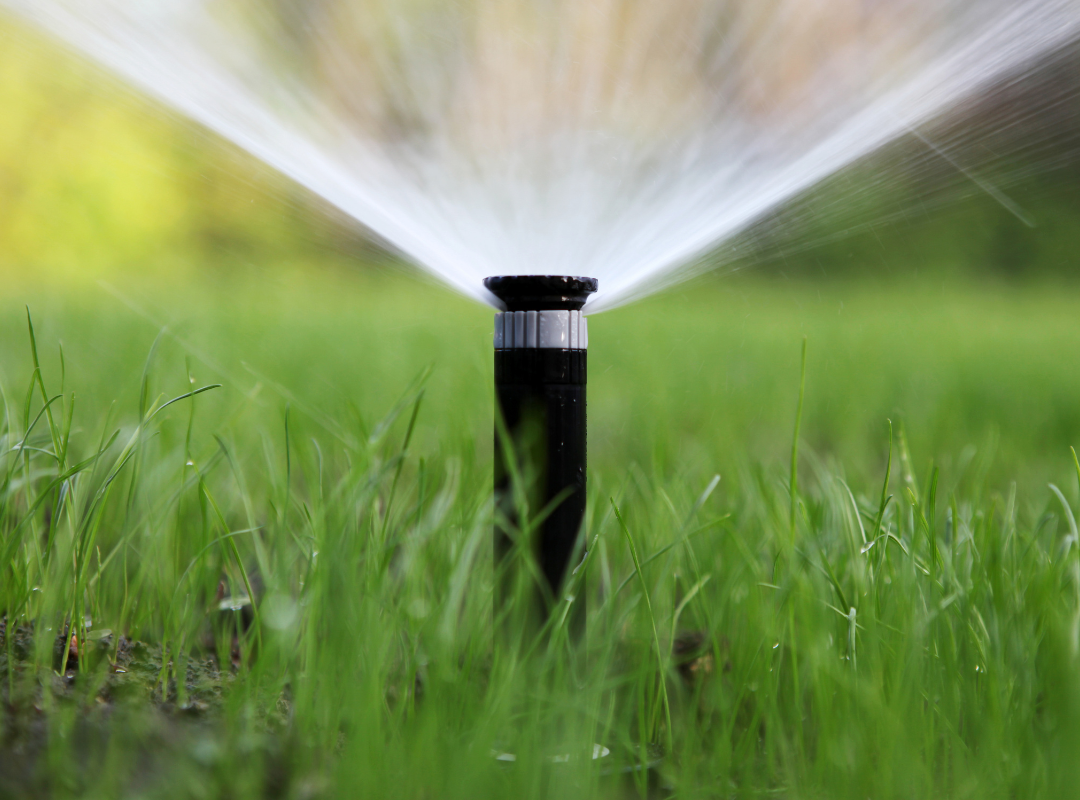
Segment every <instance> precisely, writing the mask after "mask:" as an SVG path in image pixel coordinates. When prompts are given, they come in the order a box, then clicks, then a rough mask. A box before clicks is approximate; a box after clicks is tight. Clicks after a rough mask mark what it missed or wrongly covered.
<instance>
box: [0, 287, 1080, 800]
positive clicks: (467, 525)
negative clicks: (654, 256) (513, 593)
mask: <svg viewBox="0 0 1080 800" xmlns="http://www.w3.org/2000/svg"><path fill="white" fill-rule="evenodd" d="M1078 300H1080V289H1077V288H1076V287H1064V288H1063V287H1060V286H1045V287H1026V288H1017V287H1011V286H1007V285H973V284H968V283H948V284H944V285H943V284H941V283H933V282H926V281H924V282H916V283H913V282H911V281H910V280H905V281H897V282H893V283H889V284H882V283H873V282H861V283H853V282H848V283H823V284H816V285H812V284H808V283H799V282H785V281H780V280H771V281H765V280H761V279H757V280H755V279H754V278H752V277H749V278H746V277H734V278H727V279H724V280H721V281H718V282H715V283H710V284H702V285H698V286H694V287H691V288H690V289H689V290H686V291H682V292H678V293H674V294H671V295H667V296H663V297H660V298H655V299H652V300H647V301H645V302H643V303H640V304H638V305H636V306H632V307H630V308H626V309H621V310H618V311H615V312H611V313H609V314H604V315H601V316H598V317H596V318H594V319H593V320H592V321H591V323H590V382H589V402H590V406H589V410H590V447H589V458H590V476H589V478H590V505H589V512H588V518H587V530H588V536H589V538H590V542H591V543H592V548H591V551H592V552H591V556H590V562H589V567H588V587H587V589H586V590H585V591H586V592H587V594H588V598H589V613H590V619H589V636H588V640H587V645H586V646H585V650H586V651H587V657H588V658H587V664H586V665H585V666H583V665H582V663H581V660H580V658H579V657H578V656H576V655H568V654H567V653H568V651H567V648H566V647H564V646H563V644H562V643H563V638H562V637H563V634H564V631H563V629H562V628H561V627H559V626H557V628H556V630H555V632H554V634H553V637H552V639H551V640H550V641H549V642H548V644H547V645H545V647H543V648H541V649H540V650H539V651H533V652H531V653H529V654H526V653H524V652H522V651H521V650H520V649H516V648H514V647H512V646H510V647H508V648H500V647H495V646H494V645H493V641H492V634H491V628H492V625H491V613H492V612H491V566H490V565H491V556H490V529H491V509H490V503H489V500H490V480H491V478H490V468H491V456H490V451H491V432H490V428H491V415H492V401H491V396H492V387H491V368H490V364H491V354H490V325H491V317H490V312H489V311H486V310H484V309H480V308H477V307H475V306H473V305H471V304H469V303H467V302H465V301H462V300H459V299H457V298H454V297H452V296H450V295H449V294H447V293H445V292H443V291H441V290H439V289H437V288H434V287H430V286H425V285H423V284H421V283H419V282H417V281H416V280H414V279H412V278H410V277H407V276H401V275H387V274H385V273H380V274H377V275H359V276H356V275H353V276H349V275H343V274H339V273H334V272H317V273H313V274H312V273H295V272H290V271H288V270H283V269H273V270H271V269H266V270H259V271H253V272H251V273H247V274H241V275H236V274H234V276H233V277H232V278H229V279H224V278H219V279H214V280H211V279H201V280H198V281H190V280H189V281H182V282H176V283H173V284H171V285H170V284H166V283H163V282H162V281H160V280H158V281H156V282H153V283H143V282H140V281H137V280H132V281H125V282H122V283H121V282H114V283H113V284H112V285H110V286H101V285H97V284H87V285H85V286H79V287H67V288H63V289H60V288H56V287H40V286H39V287H36V288H26V287H23V288H18V287H16V290H15V291H13V292H10V293H6V294H5V296H4V297H3V299H0V386H2V388H3V391H4V404H5V406H4V413H5V416H4V418H3V422H0V426H2V427H0V435H2V436H3V442H4V448H3V450H4V453H5V454H4V456H3V459H4V460H3V461H0V490H2V494H0V531H2V534H3V538H2V540H0V541H2V547H3V553H0V555H2V556H3V557H4V564H5V570H6V571H5V572H4V574H3V581H2V584H0V608H2V609H4V610H5V611H6V626H5V636H4V641H3V654H2V656H0V667H2V669H0V672H2V676H0V677H2V679H3V686H2V689H0V693H2V697H3V700H4V705H3V715H2V717H0V725H2V731H0V793H7V794H19V795H22V794H28V795H35V794H36V795H39V796H46V795H52V796H63V795H66V794H72V795H82V794H89V795H97V796H140V797H142V796H192V797H207V796H222V797H224V796H229V797H238V796H265V795H276V796H287V797H314V796H328V797H329V796H344V795H367V796H381V797H390V796H393V797H433V796H437V797H455V796H462V797H477V796H493V797H506V796H522V797H526V796H545V795H547V796H551V795H553V794H559V795H560V796H574V795H581V796H596V795H599V796H616V797H622V796H634V795H635V794H649V793H651V794H652V795H659V796H663V795H665V794H669V795H670V794H673V795H675V796H679V797H699V796H751V795H758V794H762V795H765V794H767V795H770V796H773V795H777V794H779V795H781V796H791V797H801V796H828V797H847V796H851V797H867V796H872V797H893V796H903V797H911V796H921V797H926V796H957V797H967V796H971V797H996V796H1001V797H1015V796H1025V797H1027V796H1036V795H1043V796H1055V795H1057V794H1059V793H1062V792H1066V791H1067V788H1068V787H1069V786H1075V785H1076V783H1075V781H1076V779H1077V777H1078V775H1077V773H1076V770H1077V767H1076V764H1077V763H1078V762H1080V760H1078V759H1075V758H1073V754H1074V753H1075V752H1077V749H1078V748H1080V721H1078V720H1080V681H1078V680H1077V678H1076V675H1077V674H1080V672H1078V667H1080V654H1078V651H1080V603H1078V597H1080V548H1078V547H1077V541H1078V537H1077V532H1076V525H1075V522H1074V520H1073V516H1072V515H1073V513H1075V512H1074V511H1073V509H1075V508H1076V507H1077V496H1078V491H1077V468H1076V467H1075V465H1074V464H1073V461H1072V456H1071V454H1070V452H1069V446H1070V445H1073V444H1077V443H1080V404H1078V403H1077V402H1076V399H1077V398H1078V397H1080V373H1078V372H1077V371H1076V370H1075V369H1074V368H1073V366H1072V362H1073V361H1074V360H1075V358H1074V354H1075V353H1077V352H1080V326H1077V325H1076V323H1075V308H1076V304H1077V301H1078ZM24 304H26V305H29V306H30V309H31V312H32V315H33V319H34V325H35V333H36V339H37V348H38V360H39V363H40V371H39V372H38V373H35V370H34V362H33V358H32V353H31V348H30V342H29V337H28V334H27V327H26V319H25V310H24V309H23V305H24ZM804 336H806V337H807V338H808V358H807V375H806V394H805V403H804V408H803V413H802V423H801V435H800V437H799V442H800V455H799V458H798V468H799V472H798V484H797V487H796V489H795V491H794V492H793V491H792V487H791V484H790V461H791V445H792V439H793V433H794V426H795V417H796V406H797V403H798V397H799V378H800V348H801V345H802V341H803V337H804ZM155 340H156V341H157V344H156V346H155V344H154V343H155ZM61 343H62V346H63V357H62V358H61V356H60V347H59V346H60V344H61ZM151 351H153V355H152V356H151V357H149V358H148V354H150V353H151ZM37 375H40V377H41V382H40V383H39V382H38V381H37V379H36V376H37ZM216 384H221V386H220V387H219V388H213V389H208V390H207V391H205V392H203V393H201V394H198V395H196V396H193V397H188V398H185V399H181V400H179V401H178V402H176V403H174V404H173V405H170V406H168V407H166V408H164V409H163V410H160V411H158V409H159V408H160V407H161V406H162V405H163V404H164V402H166V401H168V400H170V399H172V398H176V397H180V396H182V395H184V394H186V393H188V392H191V391H193V390H198V389H200V388H202V387H205V386H213V385H216ZM57 395H60V397H59V399H55V400H53V401H52V403H51V404H50V405H49V407H48V409H47V411H46V413H41V414H39V412H41V410H42V407H43V402H42V398H43V397H48V398H50V399H52V398H54V397H55V396H57ZM114 401H115V403H114ZM414 412H415V417H414ZM140 419H141V420H142V424H141V425H140ZM414 419H415V423H414V424H413V423H412V420H414ZM890 420H891V431H892V434H891V442H892V445H891V448H890V422H889V421H890ZM27 429H30V434H29V435H27ZM114 432H117V435H116V438H115V439H111V437H112V436H113V433H114ZM890 453H891V457H890ZM715 475H720V476H721V480H720V482H719V484H718V485H715V486H714V483H713V477H714V476H715ZM1051 483H1052V484H1054V488H1051V487H1049V486H1048V484H1051ZM713 486H714V488H713V489H712V490H711V491H709V487H713ZM1058 492H1060V497H1059V496H1058ZM793 497H794V502H793ZM616 507H617V508H618V510H619V514H618V515H616V513H615V511H614V509H615V508H616ZM793 509H794V512H793ZM620 516H621V518H622V522H620V520H619V517H620ZM630 541H632V542H633V543H634V545H635V547H636V549H637V551H638V553H639V555H640V559H639V560H640V561H641V564H642V566H641V568H640V570H635V567H634V562H633V560H632V559H631V556H630V547H629V542H630ZM521 591H522V592H523V593H527V592H528V591H529V588H528V587H527V586H522V587H521ZM251 596H254V598H255V602H254V603H251V602H250V601H249V598H250V597H251ZM71 620H76V621H77V624H76V626H75V632H74V634H75V637H76V639H75V641H74V642H72V641H71V640H70V637H69V636H68V631H67V628H66V626H67V625H68V624H69V622H70V621H71ZM79 620H81V621H82V622H81V623H78V621H79ZM8 629H11V630H15V631H17V635H13V636H8V635H6V631H7V630H8ZM581 649H582V648H581V647H580V646H579V647H578V648H577V649H576V650H575V649H574V648H570V650H571V651H572V652H578V653H579V652H580V650H581ZM65 652H66V653H67V661H68V663H65V662H64V658H63V654H64V653H65ZM58 654H59V655H58ZM58 657H59V661H58ZM118 670H121V671H119V672H118ZM571 673H572V674H571ZM133 676H134V677H133ZM660 676H663V677H662V678H661V677H660ZM125 687H127V688H125ZM131 687H135V688H131ZM592 742H606V743H608V744H609V745H611V746H612V750H613V756H612V757H611V758H612V759H614V758H616V757H617V758H618V759H619V761H618V764H619V766H621V767H625V768H627V769H629V770H630V771H629V772H627V773H626V774H625V775H622V776H621V777H619V776H613V775H610V774H608V773H610V772H612V771H613V767H612V766H611V765H606V766H605V765H600V766H595V765H591V764H590V763H589V760H588V759H583V758H578V757H577V755H576V754H578V753H582V752H587V751H588V748H589V747H590V746H591V743H592ZM493 752H495V753H508V752H513V753H515V755H516V757H517V761H516V762H514V764H513V766H511V767H507V766H506V763H505V761H504V762H499V761H496V760H495V759H494V758H493V756H492V753H493ZM564 752H565V753H566V754H573V755H572V757H571V758H570V760H569V762H568V764H567V765H564V766H563V767H554V766H553V765H552V763H551V754H552V753H555V754H559V753H564ZM660 752H662V753H664V754H665V755H664V757H663V759H662V760H660V761H659V762H658V763H656V764H655V766H654V767H653V768H652V769H651V770H649V771H644V770H641V769H638V770H637V771H634V770H633V767H634V765H635V763H636V764H637V765H638V766H640V765H641V764H642V763H653V762H655V761H656V755H657V753H660Z"/></svg>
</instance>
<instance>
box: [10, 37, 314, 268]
mask: <svg viewBox="0 0 1080 800" xmlns="http://www.w3.org/2000/svg"><path fill="white" fill-rule="evenodd" d="M309 207H310V201H309V200H307V198H306V197H305V196H304V195H303V194H302V193H301V192H300V191H299V190H297V189H295V188H294V187H291V186H290V185H288V184H287V183H286V182H285V181H284V180H283V179H281V178H280V177H278V176H277V175H275V174H273V173H271V172H270V171H269V170H268V169H266V168H264V167H262V166H261V165H258V164H257V163H255V162H254V160H253V159H251V158H250V157H248V156H246V155H244V154H242V153H240V152H238V151H236V150H235V149H234V148H231V147H229V146H227V145H226V144H224V143H222V142H220V141H219V140H217V139H216V138H214V137H211V136H210V135H208V134H206V133H204V132H202V131H201V130H199V129H198V128H195V127H194V126H192V125H191V124H189V123H187V122H185V121H183V120H181V119H178V118H177V117H175V116H174V115H172V114H171V113H169V112H167V111H165V110H164V109H162V108H161V107H160V106H157V105H155V104H153V103H152V102H150V101H148V100H146V99H143V98H141V97H139V96H137V95H135V94H133V93H132V92H131V91H129V90H128V89H126V88H125V87H124V86H122V85H120V84H119V83H117V81H116V80H115V79H113V78H112V77H111V76H109V75H107V74H105V73H104V72H103V71H101V70H99V69H98V68H96V67H94V66H91V65H89V64H87V63H86V62H84V61H82V60H80V59H78V58H77V57H75V56H73V55H70V54H69V53H67V52H66V51H65V50H64V49H63V48H62V47H60V46H59V45H57V44H56V43H54V42H51V41H49V40H46V39H44V38H43V37H41V36H40V35H39V34H37V33H35V32H32V31H30V30H28V29H27V28H25V27H22V26H19V25H16V24H13V23H11V22H10V21H8V20H4V19H0V275H3V276H14V275H22V276H34V277H37V276H39V275H40V276H45V275H54V276H58V277H62V278H65V279H66V278H68V277H73V276H76V275H90V276H92V275H101V274H108V273H110V272H115V271H117V270H122V271H125V272H130V271H140V272H141V271H149V270H160V269H171V270H175V269H178V268H181V267H182V265H184V264H187V263H191V262H194V261H198V260H199V259H200V257H203V256H206V255H211V254H212V255H213V256H214V257H215V260H220V258H221V256H222V255H223V254H225V255H229V254H232V255H241V256H243V255H247V254H248V253H249V251H251V250H252V249H257V250H259V251H263V250H264V249H266V248H272V249H274V250H275V251H280V250H282V249H286V250H289V249H293V248H295V247H296V246H298V243H302V242H307V241H310V239H311V235H312V233H313V231H312V230H311V225H312V219H311V215H310V213H308V212H309ZM315 233H317V232H315Z"/></svg>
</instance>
